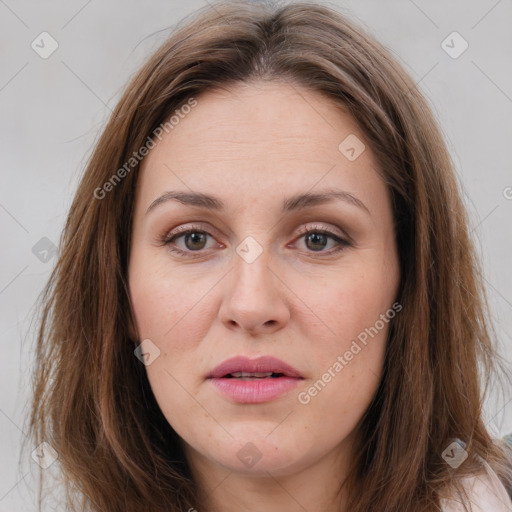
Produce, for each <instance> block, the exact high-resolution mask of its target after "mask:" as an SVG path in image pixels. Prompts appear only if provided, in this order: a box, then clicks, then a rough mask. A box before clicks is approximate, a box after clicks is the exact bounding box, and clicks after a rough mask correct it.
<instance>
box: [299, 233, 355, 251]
mask: <svg viewBox="0 0 512 512" xmlns="http://www.w3.org/2000/svg"><path fill="white" fill-rule="evenodd" d="M300 238H304V239H305V242H304V243H305V245H306V247H308V249H311V250H312V251H313V252H331V251H323V249H325V248H326V246H327V245H328V242H329V240H331V241H333V242H334V247H336V246H340V245H341V246H343V247H344V246H347V245H349V244H348V242H346V241H345V240H342V239H341V238H340V237H338V236H336V235H335V234H334V233H331V232H330V231H323V230H321V231H319V230H310V231H306V232H305V233H303V234H302V235H301V237H300ZM343 247H341V248H343ZM332 248H333V247H332V246H331V249H332ZM336 250H340V248H339V247H338V249H336Z"/></svg>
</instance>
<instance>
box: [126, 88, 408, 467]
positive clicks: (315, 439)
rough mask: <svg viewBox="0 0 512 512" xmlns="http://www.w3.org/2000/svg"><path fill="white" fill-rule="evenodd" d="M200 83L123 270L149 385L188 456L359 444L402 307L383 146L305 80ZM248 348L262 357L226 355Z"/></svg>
mask: <svg viewBox="0 0 512 512" xmlns="http://www.w3.org/2000/svg"><path fill="white" fill-rule="evenodd" d="M196 100H197V105H196V106H195V107H194V108H192V109H191V111H190V113H188V114H187V115H186V116H182V117H183V118H182V119H180V121H179V123H178V124H177V125H175V126H174V128H173V129H172V131H170V132H169V133H165V132H164V135H163V137H162V139H161V141H160V142H158V139H156V142H158V144H157V145H156V147H155V148H154V149H152V150H151V151H150V152H149V154H148V156H147V157H146V158H145V160H144V161H143V164H142V168H141V173H140V176H139V180H138V190H137V200H136V207H135V213H134V226H133V238H132V245H131V254H130V262H129V284H130V293H131V297H132V301H133V307H134V312H135V317H136V322H137V326H138V330H139V334H140V340H141V341H142V340H145V341H144V343H143V345H142V347H143V352H144V353H148V354H149V355H148V356H146V357H147V359H146V363H145V364H146V371H147V375H148V378H149V382H150V384H151V388H152V390H153V393H154V395H155V397H156V400H157V402H158V404H159V406H160V408H161V410H162V412H163V414H164V415H165V417H166V418H167V420H168V421H169V423H170V425H171V426H172V427H173V428H174V430H175V431H176V432H177V433H178V434H179V436H180V437H181V438H182V439H183V440H184V447H185V450H186V453H187V457H188V459H189V461H190V462H191V464H192V466H193V467H198V468H199V467H202V468H208V467H210V468H213V467H217V468H219V467H222V468H225V469H227V470H230V471H236V472H242V473H250V474H254V475H263V474H266V472H267V471H269V472H270V473H271V474H272V475H275V476H278V475H288V474H292V473H296V472H298V471H301V470H303V469H306V468H308V467H311V466H313V465H315V464H317V463H319V462H320V461H329V464H332V463H334V462H335V461H337V460H340V461H342V460H347V456H348V455H349V453H350V447H351V446H353V443H354V438H355V435H356V433H357V431H356V425H357V423H358V421H359V420H360V419H361V417H362V415H363V413H364V412H365V410H366V409H367V407H368V405H369V404H370V401H371V399H372V397H373V396H374V394H375V391H376V389H377V386H378V383H379V380H380V378H381V374H382V368H383V360H384V350H385V344H386V336H387V333H388V330H389V321H390V319H391V318H392V317H393V316H395V314H399V313H398V311H399V309H400V306H398V307H397V305H396V304H395V305H394V306H393V303H394V300H395V296H396V293H397V288H398V282H399V268H398V257H397V251H396V245H395V238H394V231H393V217H392V210H391V205H390V198H389V196H388V192H387V189H386V186H385V185H384V183H383V182H382V180H381V178H380V177H379V175H378V172H377V163H376V160H375V158H374V155H373V154H372V151H371V149H370V148H369V146H368V144H367V142H366V141H365V139H364V137H363V135H362V132H361V131H360V130H359V128H358V126H357V125H356V123H355V121H354V120H353V119H352V118H351V117H350V116H349V115H348V114H344V113H343V112H341V111H340V110H339V109H337V108H335V107H334V105H333V104H332V103H331V102H330V101H329V100H328V99H326V98H324V97H323V96H321V95H319V94H318V93H316V92H311V91H308V90H306V89H303V88H300V87H291V86H289V85H285V84H284V83H281V82H267V83H261V82H258V83H252V84H245V85H241V84H240V85H236V86H232V87H230V88H229V90H228V91H216V92H212V91H209V92H206V93H204V94H203V95H201V96H199V97H197V98H196ZM363 144H364V145H365V146H363ZM334 193H335V194H337V195H333V196H330V195H327V194H334ZM177 194H179V195H177ZM323 194H326V195H325V196H322V195H323ZM317 195H318V196H317ZM173 197H174V198H173ZM155 201H156V202H155ZM188 231H190V233H188V234H186V233H187V232H188ZM307 232H310V233H309V234H307ZM166 241H167V243H166ZM237 356H241V357H245V358H247V359H248V360H250V361H247V360H245V361H243V360H238V361H236V360H235V361H234V363H233V365H231V366H230V365H228V366H224V367H222V368H220V369H218V371H216V370H215V369H216V367H218V366H219V365H220V364H221V363H223V362H224V361H226V360H229V359H231V358H234V357H237ZM261 356H268V357H272V358H277V359H278V360H280V361H281V363H279V362H276V361H275V360H267V363H265V361H264V360H263V361H259V363H258V362H256V363H255V362H254V360H255V359H257V358H260V357H261ZM251 363H253V365H252V366H251ZM285 365H288V366H289V367H286V366H285ZM290 367H291V368H290ZM293 369H294V370H293ZM240 372H245V373H243V374H241V373H240ZM255 372H256V373H258V375H254V373H255ZM271 372H272V373H273V375H271V374H270V373H271ZM231 374H234V375H231Z"/></svg>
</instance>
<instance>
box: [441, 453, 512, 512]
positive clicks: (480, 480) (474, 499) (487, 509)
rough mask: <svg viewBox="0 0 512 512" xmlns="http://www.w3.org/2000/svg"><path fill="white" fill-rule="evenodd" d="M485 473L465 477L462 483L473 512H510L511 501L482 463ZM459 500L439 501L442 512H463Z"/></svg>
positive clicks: (485, 464) (487, 466)
mask: <svg viewBox="0 0 512 512" xmlns="http://www.w3.org/2000/svg"><path fill="white" fill-rule="evenodd" d="M483 464H484V466H485V469H486V473H482V474H479V475H475V476H471V477H465V478H464V479H463V480H462V481H463V483H464V486H465V488H466V490H467V492H468V496H469V498H470V500H471V505H472V508H473V512H512V501H511V500H510V497H509V495H508V493H507V490H506V489H505V487H504V486H503V484H502V483H501V480H500V479H499V478H498V475H497V474H496V473H495V471H494V470H493V469H492V468H491V467H490V466H489V464H488V463H487V462H485V461H484V462H483ZM461 501H462V500H461V499H460V498H457V497H453V498H450V499H443V500H441V507H442V510H443V512H463V511H464V506H463V505H462V504H461Z"/></svg>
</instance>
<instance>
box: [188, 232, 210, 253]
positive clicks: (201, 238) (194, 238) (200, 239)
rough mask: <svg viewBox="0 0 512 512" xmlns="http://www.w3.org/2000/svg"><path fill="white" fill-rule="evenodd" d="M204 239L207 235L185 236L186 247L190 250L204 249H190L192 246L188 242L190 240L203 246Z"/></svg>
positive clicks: (190, 234) (189, 234) (192, 234)
mask: <svg viewBox="0 0 512 512" xmlns="http://www.w3.org/2000/svg"><path fill="white" fill-rule="evenodd" d="M204 238H205V233H188V234H187V235H186V236H185V245H186V246H187V248H188V249H202V247H196V246H192V247H190V245H189V244H188V243H187V242H188V241H189V240H192V243H193V244H196V243H198V244H199V245H201V242H203V243H204Z"/></svg>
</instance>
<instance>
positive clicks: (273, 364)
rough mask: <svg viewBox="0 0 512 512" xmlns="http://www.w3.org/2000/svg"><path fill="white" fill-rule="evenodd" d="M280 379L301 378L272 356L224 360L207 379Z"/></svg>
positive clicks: (288, 366)
mask: <svg viewBox="0 0 512 512" xmlns="http://www.w3.org/2000/svg"><path fill="white" fill-rule="evenodd" d="M280 377H290V378H297V379H302V378H303V377H302V375H301V374H300V372H299V371H298V370H297V369H296V368H294V367H293V366H291V365H289V364H288V363H285V362H284V361H281V359H277V358H276V357H272V356H260V357H258V358H256V359H249V358H248V357H246V356H236V357H232V358H230V359H226V360H225V361H224V362H222V363H221V364H220V365H218V366H216V367H215V368H214V369H213V370H212V371H211V373H210V374H209V375H208V377H207V378H209V379H221V378H224V379H242V380H249V379H251V380H252V379H278V378H280Z"/></svg>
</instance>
